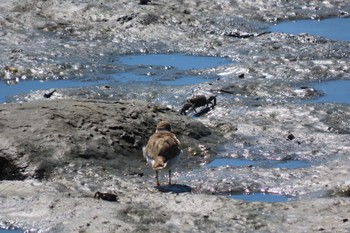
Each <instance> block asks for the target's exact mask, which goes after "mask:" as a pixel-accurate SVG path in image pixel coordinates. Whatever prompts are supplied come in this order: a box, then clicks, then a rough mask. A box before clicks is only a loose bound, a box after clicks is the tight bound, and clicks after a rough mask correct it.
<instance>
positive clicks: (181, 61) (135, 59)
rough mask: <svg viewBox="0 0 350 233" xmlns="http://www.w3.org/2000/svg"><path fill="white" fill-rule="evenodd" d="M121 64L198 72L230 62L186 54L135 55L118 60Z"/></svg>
mask: <svg viewBox="0 0 350 233" xmlns="http://www.w3.org/2000/svg"><path fill="white" fill-rule="evenodd" d="M118 60H119V62H120V63H121V64H126V65H136V66H164V67H167V68H172V67H174V68H176V69H179V70H193V69H195V70H199V69H208V68H213V67H217V66H222V65H227V64H229V63H230V61H229V60H228V59H226V58H222V57H209V56H194V55H186V54H178V53H175V54H136V55H125V56H121V57H120V58H119V59H118Z"/></svg>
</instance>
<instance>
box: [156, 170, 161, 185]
mask: <svg viewBox="0 0 350 233" xmlns="http://www.w3.org/2000/svg"><path fill="white" fill-rule="evenodd" d="M156 179H157V186H160V183H159V180H158V170H156Z"/></svg>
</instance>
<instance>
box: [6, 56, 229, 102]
mask: <svg viewBox="0 0 350 233" xmlns="http://www.w3.org/2000/svg"><path fill="white" fill-rule="evenodd" d="M114 63H115V64H116V65H117V67H115V68H113V69H111V70H110V71H109V72H110V73H109V74H107V77H105V76H104V80H97V81H95V80H87V81H79V80H72V79H65V80H47V81H38V80H20V82H18V83H17V84H15V85H7V84H6V83H5V82H0V102H5V101H8V100H9V98H8V97H9V96H14V95H19V94H26V93H30V92H34V91H37V90H46V89H52V88H56V89H59V88H72V87H75V88H77V87H88V86H96V85H108V84H110V85H112V84H117V85H124V84H126V83H128V84H133V83H142V84H145V85H165V86H180V85H192V84H199V83H203V82H208V81H213V80H215V78H216V75H211V74H208V73H207V74H202V73H201V72H199V71H195V72H194V71H193V70H201V69H208V68H215V67H218V66H222V65H226V64H229V63H231V61H230V60H229V59H226V58H222V57H209V56H194V55H186V54H138V55H123V56H119V57H118V58H117V59H116V61H115V62H114ZM120 71H122V72H120ZM93 78H95V77H93ZM90 79H91V78H90Z"/></svg>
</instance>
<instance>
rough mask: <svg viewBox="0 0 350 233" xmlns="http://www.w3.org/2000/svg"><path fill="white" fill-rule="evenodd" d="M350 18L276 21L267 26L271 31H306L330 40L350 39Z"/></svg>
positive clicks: (293, 32) (296, 32) (291, 32)
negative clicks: (276, 22)
mask: <svg viewBox="0 0 350 233" xmlns="http://www.w3.org/2000/svg"><path fill="white" fill-rule="evenodd" d="M349 28H350V18H331V19H324V20H311V19H310V20H297V21H288V22H282V23H278V24H276V25H273V26H271V27H270V28H269V30H270V31H272V32H284V33H289V34H301V33H308V34H311V35H317V36H322V37H325V38H329V39H332V40H338V41H350V29H349Z"/></svg>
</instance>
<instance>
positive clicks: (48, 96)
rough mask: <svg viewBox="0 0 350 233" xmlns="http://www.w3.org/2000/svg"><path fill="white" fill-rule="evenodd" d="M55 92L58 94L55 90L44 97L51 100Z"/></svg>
mask: <svg viewBox="0 0 350 233" xmlns="http://www.w3.org/2000/svg"><path fill="white" fill-rule="evenodd" d="M55 92H56V90H53V91H51V92H49V93H45V94H44V97H45V98H47V99H48V98H50V97H51V96H52V95H53V93H55Z"/></svg>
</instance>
